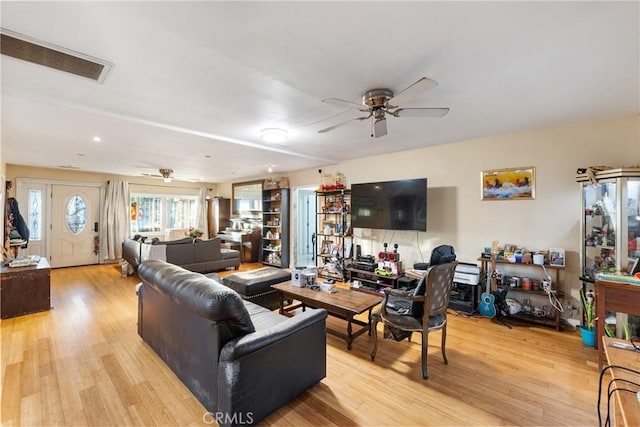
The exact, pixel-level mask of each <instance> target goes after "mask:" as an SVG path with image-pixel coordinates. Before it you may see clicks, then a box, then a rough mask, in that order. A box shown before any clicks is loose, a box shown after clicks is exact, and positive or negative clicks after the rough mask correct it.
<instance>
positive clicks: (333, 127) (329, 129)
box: [318, 114, 371, 133]
mask: <svg viewBox="0 0 640 427" xmlns="http://www.w3.org/2000/svg"><path fill="white" fill-rule="evenodd" d="M369 117H371V114H369V115H368V116H365V117H356V118H355V119H349V120H347V121H344V122H342V123H338V124H337V125H333V126H329V127H328V128H324V129H320V130H319V131H318V133H326V132H329V131H332V130H334V129H336V128H339V127H340V126H343V125H346V124H347V123H349V122H352V121H354V120H367V119H368V118H369Z"/></svg>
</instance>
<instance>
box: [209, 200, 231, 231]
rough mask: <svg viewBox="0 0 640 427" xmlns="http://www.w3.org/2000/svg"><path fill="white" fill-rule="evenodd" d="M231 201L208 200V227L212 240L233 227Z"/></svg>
mask: <svg viewBox="0 0 640 427" xmlns="http://www.w3.org/2000/svg"><path fill="white" fill-rule="evenodd" d="M230 218H231V200H230V199H225V198H223V197H214V198H213V199H208V200H207V225H208V227H209V238H210V239H212V238H214V237H216V236H217V235H218V233H221V232H223V231H225V230H226V229H227V227H230V226H231V220H230Z"/></svg>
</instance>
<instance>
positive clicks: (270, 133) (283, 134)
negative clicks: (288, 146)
mask: <svg viewBox="0 0 640 427" xmlns="http://www.w3.org/2000/svg"><path fill="white" fill-rule="evenodd" d="M287 135H288V133H287V131H286V130H284V129H278V128H267V129H262V131H260V136H261V137H262V140H263V141H264V142H267V143H269V144H282V143H283V142H285V141H286V140H287Z"/></svg>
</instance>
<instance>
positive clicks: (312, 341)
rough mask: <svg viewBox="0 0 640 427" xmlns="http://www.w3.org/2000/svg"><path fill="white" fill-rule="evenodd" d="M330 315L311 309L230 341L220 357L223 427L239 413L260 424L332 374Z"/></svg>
mask: <svg viewBox="0 0 640 427" xmlns="http://www.w3.org/2000/svg"><path fill="white" fill-rule="evenodd" d="M326 316H327V313H326V311H325V310H323V309H319V310H307V311H306V312H303V313H300V314H297V315H296V316H294V317H292V318H291V319H287V320H286V321H284V322H282V323H280V324H278V325H276V326H274V327H271V328H268V329H266V330H264V331H259V332H254V333H251V334H248V335H245V336H243V337H240V338H237V339H233V340H231V341H229V342H228V343H227V344H225V346H224V347H223V348H222V353H221V355H220V358H219V361H218V408H217V410H218V413H220V414H223V415H224V417H223V418H222V419H221V422H220V425H221V427H226V426H227V425H234V424H237V419H238V417H240V418H241V419H242V420H245V422H247V423H248V424H253V423H258V422H259V421H260V420H261V419H263V418H264V417H266V416H267V415H269V414H270V413H272V412H274V411H276V410H278V409H279V408H281V407H282V406H284V405H286V404H287V403H288V402H289V401H291V400H293V399H294V398H295V397H296V396H298V395H300V394H301V393H303V392H304V391H305V390H306V389H308V388H309V387H312V386H314V385H315V384H317V383H318V382H320V380H322V379H323V378H324V377H325V376H326V372H327V338H326V333H327V329H326ZM233 420H236V422H235V423H234V422H233Z"/></svg>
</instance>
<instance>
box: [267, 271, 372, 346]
mask: <svg viewBox="0 0 640 427" xmlns="http://www.w3.org/2000/svg"><path fill="white" fill-rule="evenodd" d="M271 287H272V288H273V289H275V290H277V291H278V292H279V293H280V314H286V315H290V314H291V313H290V312H291V311H293V310H295V309H297V308H300V307H302V311H304V310H305V308H306V307H311V308H324V309H325V310H327V313H329V314H330V315H331V316H334V317H338V318H340V319H343V320H346V321H347V333H346V334H345V333H344V332H341V331H336V330H333V329H330V328H328V327H327V332H328V333H330V334H332V335H335V336H337V337H340V338H342V339H344V340H346V341H347V349H349V350H351V343H352V342H353V340H354V339H355V338H356V337H358V336H360V335H362V334H363V333H365V332H369V331H370V330H371V310H372V309H373V307H375V306H376V305H378V304H380V302H382V296H377V295H371V294H365V293H364V292H357V291H350V290H349V289H342V288H338V291H337V292H336V293H333V294H331V293H328V292H324V291H320V290H313V289H310V288H298V287H296V286H293V285H292V284H291V281H288V282H283V283H278V284H275V285H271ZM288 299H294V300H297V301H300V304H296V305H289V306H288V307H286V308H285V306H284V301H285V300H288ZM367 310H368V311H369V317H368V321H367V322H366V323H365V322H363V321H360V320H358V319H354V318H353V316H355V315H357V314H362V313H364V312H365V311H367ZM353 324H356V325H359V326H362V328H360V329H358V330H356V331H355V332H354V331H353V327H352V325H353Z"/></svg>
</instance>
